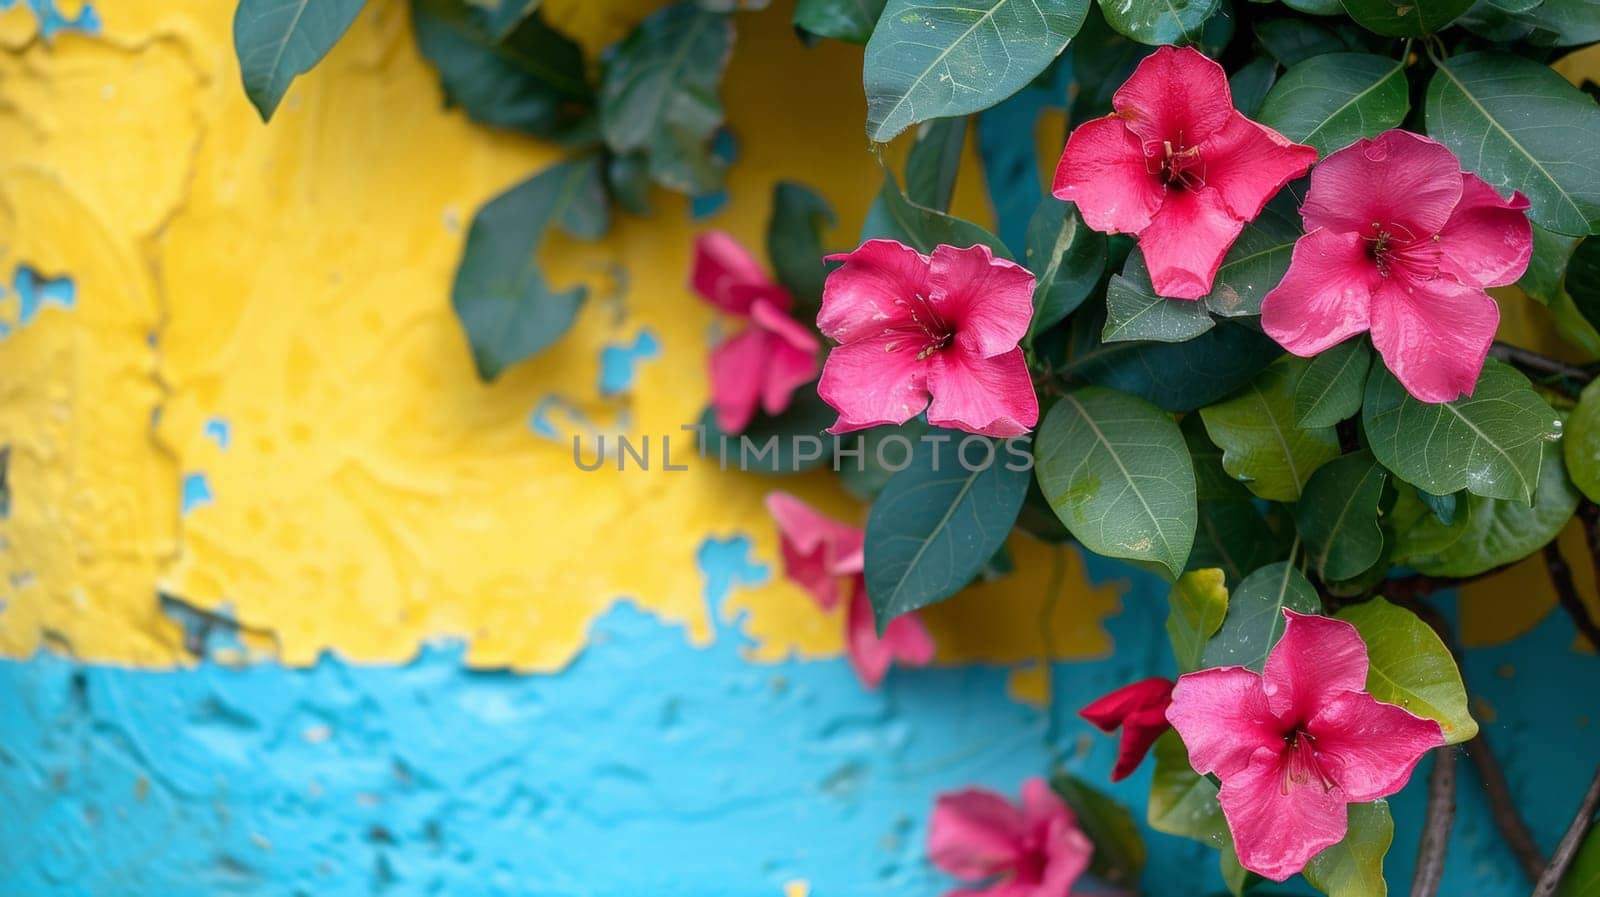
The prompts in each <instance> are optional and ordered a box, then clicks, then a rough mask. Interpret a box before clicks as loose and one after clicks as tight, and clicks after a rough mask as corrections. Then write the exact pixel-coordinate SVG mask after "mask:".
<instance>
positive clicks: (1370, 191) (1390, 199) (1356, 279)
mask: <svg viewBox="0 0 1600 897" xmlns="http://www.w3.org/2000/svg"><path fill="white" fill-rule="evenodd" d="M1527 208H1528V199H1527V197H1525V196H1523V195H1522V194H1521V193H1516V192H1513V193H1512V194H1511V198H1510V199H1509V200H1507V199H1503V198H1501V196H1500V194H1499V193H1497V192H1495V189H1494V188H1493V187H1491V186H1489V185H1488V184H1487V183H1485V182H1484V181H1483V180H1482V179H1481V178H1479V177H1478V176H1477V175H1475V174H1471V173H1469V172H1463V171H1462V170H1461V163H1460V162H1459V161H1458V160H1457V159H1456V157H1455V154H1454V153H1452V152H1450V150H1449V149H1447V148H1446V147H1444V146H1442V145H1440V144H1438V143H1435V142H1433V141H1432V140H1429V139H1428V138H1426V137H1423V136H1420V135H1418V134H1411V133H1408V132H1406V131H1385V132H1383V133H1382V134H1379V135H1378V136H1377V137H1374V138H1371V139H1367V140H1360V141H1357V142H1356V143H1354V144H1352V145H1350V146H1347V147H1345V148H1344V149H1342V150H1339V151H1338V152H1336V153H1334V154H1333V155H1331V156H1329V157H1328V158H1326V159H1324V160H1323V161H1322V163H1321V164H1320V165H1318V166H1317V167H1316V168H1315V169H1314V170H1313V171H1312V172H1311V192H1310V193H1309V194H1308V195H1307V196H1306V203H1305V205H1304V206H1302V207H1301V209H1300V215H1301V217H1303V218H1304V219H1305V224H1306V231H1307V233H1306V235H1305V236H1304V237H1301V238H1300V240H1299V241H1298V242H1296V243H1295V244H1294V255H1293V257H1292V258H1291V259H1290V262H1289V272H1288V273H1287V274H1285V275H1284V278H1283V282H1282V283H1280V284H1278V285H1277V286H1276V287H1274V288H1273V289H1272V290H1271V291H1270V292H1268V293H1267V295H1266V297H1265V299H1263V300H1262V303H1261V325H1262V327H1263V329H1265V330H1266V331H1267V333H1268V334H1270V335H1271V336H1272V338H1273V339H1275V340H1277V341H1278V342H1279V343H1280V344H1281V345H1282V346H1283V347H1284V348H1285V349H1288V350H1289V351H1290V352H1293V353H1294V354H1296V355H1306V356H1309V355H1315V354H1317V353H1318V352H1321V351H1322V350H1324V349H1327V348H1328V347H1330V346H1333V345H1334V344H1336V343H1340V342H1343V341H1344V340H1345V339H1347V338H1349V337H1351V336H1354V335H1356V334H1358V333H1361V332H1362V331H1364V330H1370V331H1371V332H1372V344H1373V345H1374V346H1376V347H1377V349H1378V354H1380V355H1382V356H1383V360H1384V363H1385V364H1387V365H1388V366H1389V370H1391V371H1393V372H1394V375H1395V377H1397V378H1399V380H1400V382H1401V383H1403V384H1404V385H1405V387H1406V389H1407V390H1408V391H1409V392H1410V393H1411V394H1412V395H1413V396H1416V397H1417V398H1418V399H1421V400H1422V401H1424V402H1448V401H1451V400H1453V399H1455V398H1456V397H1458V396H1460V395H1461V394H1462V393H1466V394H1468V395H1470V394H1471V393H1472V388H1473V386H1474V385H1475V384H1476V383H1477V382H1478V372H1479V371H1481V370H1482V369H1483V359H1484V357H1485V356H1487V355H1488V354H1489V344H1490V343H1492V342H1493V341H1494V333H1495V329H1496V328H1497V327H1498V326H1499V324H1500V308H1499V306H1497V305H1495V302H1494V300H1493V299H1490V298H1489V296H1488V294H1486V293H1485V292H1484V291H1483V290H1484V287H1494V286H1503V285H1505V284H1508V283H1512V282H1514V281H1515V280H1516V279H1517V278H1518V277H1521V276H1522V272H1523V270H1524V269H1526V268H1527V267H1528V259H1529V258H1530V257H1532V254H1533V229H1532V227H1531V226H1530V225H1529V224H1528V216H1527V214H1526V213H1525V212H1524V210H1525V209H1527Z"/></svg>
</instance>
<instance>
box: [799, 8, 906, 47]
mask: <svg viewBox="0 0 1600 897" xmlns="http://www.w3.org/2000/svg"><path fill="white" fill-rule="evenodd" d="M885 2H887V0H800V2H799V3H797V4H795V8H794V27H796V28H799V29H800V30H801V31H804V32H806V33H808V34H815V35H817V36H818V37H831V38H833V39H834V40H842V41H845V42H846V43H852V44H864V43H866V42H867V38H869V37H871V36H872V27H873V26H874V25H876V24H878V16H880V15H882V14H883V5H884V3H885Z"/></svg>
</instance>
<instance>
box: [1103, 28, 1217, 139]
mask: <svg viewBox="0 0 1600 897" xmlns="http://www.w3.org/2000/svg"><path fill="white" fill-rule="evenodd" d="M1111 105H1112V107H1113V108H1114V109H1116V110H1117V114H1118V115H1119V116H1121V117H1122V118H1123V119H1124V120H1126V121H1127V123H1128V128H1129V129H1131V130H1132V131H1133V132H1134V133H1135V134H1138V135H1139V138H1140V139H1141V140H1143V141H1144V142H1145V143H1146V144H1154V145H1155V149H1156V150H1160V149H1161V148H1162V146H1161V144H1162V143H1163V142H1164V141H1170V142H1171V143H1172V145H1173V146H1174V148H1179V147H1189V146H1198V145H1199V144H1201V143H1204V142H1205V141H1207V140H1209V139H1210V138H1211V135H1213V134H1215V133H1216V132H1217V131H1220V130H1222V127H1223V126H1224V125H1226V124H1227V123H1228V119H1229V118H1230V117H1232V116H1233V115H1234V114H1235V112H1234V109H1233V93H1232V91H1230V90H1229V89H1228V75H1227V73H1226V72H1224V71H1223V70H1222V66H1220V65H1218V64H1217V63H1216V62H1214V61H1212V60H1211V59H1209V58H1207V57H1206V56H1205V54H1203V53H1201V52H1199V51H1198V50H1195V49H1193V48H1191V47H1182V48H1178V47H1160V48H1158V49H1157V50H1156V51H1155V52H1154V53H1151V54H1150V55H1149V56H1146V57H1145V58H1144V59H1143V60H1141V61H1140V62H1139V66H1138V68H1136V69H1134V70H1133V74H1132V75H1130V76H1128V80H1127V81H1126V82H1125V83H1124V84H1123V85H1122V86H1121V87H1119V88H1117V93H1116V95H1115V96H1113V97H1112V99H1111ZM1158 158H1159V156H1158Z"/></svg>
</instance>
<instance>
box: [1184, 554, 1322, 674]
mask: <svg viewBox="0 0 1600 897" xmlns="http://www.w3.org/2000/svg"><path fill="white" fill-rule="evenodd" d="M1284 608H1288V609H1290V610H1292V611H1297V612H1299V613H1302V614H1315V613H1320V612H1321V611H1322V602H1321V600H1320V599H1318V598H1317V590H1316V589H1314V588H1312V586H1311V583H1309V582H1307V581H1306V578H1305V577H1304V576H1301V575H1300V571H1299V570H1296V569H1295V568H1294V565H1293V564H1292V563H1289V562H1288V561H1280V562H1278V563H1276V564H1268V565H1267V566H1265V567H1262V568H1261V569H1260V570H1257V571H1255V572H1254V573H1252V574H1250V575H1249V576H1246V577H1245V578H1244V582H1241V583H1239V585H1238V587H1236V588H1235V589H1234V590H1233V594H1231V595H1229V596H1228V616H1227V618H1226V619H1225V620H1223V621H1222V628H1221V629H1219V630H1217V634H1216V635H1215V636H1213V637H1212V638H1211V641H1210V642H1209V643H1208V644H1207V645H1206V649H1205V652H1204V653H1203V654H1202V655H1201V664H1200V665H1201V666H1202V667H1227V666H1241V667H1249V668H1250V669H1252V670H1255V671H1256V672H1258V673H1259V672H1261V667H1262V665H1263V664H1265V663H1266V660H1267V652H1268V651H1271V650H1272V646H1273V645H1276V644H1277V643H1278V639H1279V638H1281V637H1282V636H1283V624H1284V618H1283V609H1284Z"/></svg>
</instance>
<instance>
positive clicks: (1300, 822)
mask: <svg viewBox="0 0 1600 897" xmlns="http://www.w3.org/2000/svg"><path fill="white" fill-rule="evenodd" d="M1284 760H1285V756H1284V753H1283V752H1282V746H1281V744H1280V746H1279V747H1278V748H1269V747H1262V748H1260V749H1259V750H1257V751H1256V753H1255V755H1254V756H1252V757H1251V758H1250V762H1249V764H1248V765H1247V766H1246V767H1245V768H1244V769H1242V770H1240V771H1239V772H1238V773H1236V774H1235V775H1233V776H1231V777H1229V776H1224V777H1223V780H1222V791H1221V792H1220V793H1219V794H1218V799H1219V800H1220V802H1221V803H1222V815H1223V816H1224V817H1226V818H1227V820H1228V830H1229V831H1230V832H1231V833H1232V834H1233V846H1234V849H1235V850H1237V851H1238V853H1239V864H1240V865H1242V866H1244V867H1245V868H1246V869H1249V870H1250V871H1251V872H1254V873H1256V874H1257V875H1261V876H1264V877H1266V878H1270V879H1272V880H1273V881H1283V880H1284V879H1286V878H1288V877H1289V876H1291V875H1294V874H1295V873H1296V872H1299V871H1300V870H1301V869H1303V868H1305V865H1306V863H1307V862H1309V861H1310V860H1311V858H1312V857H1314V856H1316V855H1317V854H1318V853H1319V852H1321V851H1322V850H1324V849H1326V848H1328V847H1330V846H1332V845H1334V844H1337V843H1339V841H1341V840H1343V838H1344V833H1345V830H1346V828H1347V827H1348V824H1349V820H1348V817H1347V815H1346V813H1347V811H1346V807H1345V805H1346V803H1347V798H1346V797H1345V795H1344V794H1343V792H1341V791H1340V790H1339V789H1338V788H1334V789H1331V790H1329V789H1325V788H1323V786H1322V783H1321V782H1318V781H1308V782H1289V783H1288V784H1287V785H1286V784H1285V783H1286V782H1287V778H1286V771H1285V769H1284Z"/></svg>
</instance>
